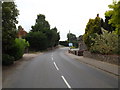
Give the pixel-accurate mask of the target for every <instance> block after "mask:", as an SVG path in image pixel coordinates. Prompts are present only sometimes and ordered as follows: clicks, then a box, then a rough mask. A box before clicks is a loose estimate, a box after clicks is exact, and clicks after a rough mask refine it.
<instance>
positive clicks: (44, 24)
mask: <svg viewBox="0 0 120 90" xmlns="http://www.w3.org/2000/svg"><path fill="white" fill-rule="evenodd" d="M31 28H32V30H31V31H32V32H37V31H42V32H46V30H50V25H49V23H48V21H46V20H45V15H42V14H39V15H37V19H36V23H35V25H34V26H32V27H31Z"/></svg>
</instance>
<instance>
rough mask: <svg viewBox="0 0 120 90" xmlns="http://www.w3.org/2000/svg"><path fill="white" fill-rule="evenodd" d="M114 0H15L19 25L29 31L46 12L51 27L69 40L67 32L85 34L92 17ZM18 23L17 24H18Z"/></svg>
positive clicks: (64, 38) (102, 11)
mask: <svg viewBox="0 0 120 90" xmlns="http://www.w3.org/2000/svg"><path fill="white" fill-rule="evenodd" d="M112 1H113V0H15V3H16V5H17V9H18V10H19V14H20V15H19V16H18V21H19V23H18V25H21V26H22V27H23V28H24V30H26V31H27V32H29V31H30V30H31V26H32V25H35V20H36V19H37V15H38V14H44V15H45V16H46V20H47V21H48V22H49V24H50V27H51V28H54V27H57V29H58V31H59V32H60V40H61V41H63V40H67V33H69V30H70V33H73V34H75V35H76V36H77V37H78V36H79V35H83V34H84V32H85V27H86V24H87V22H88V21H89V19H90V18H95V17H96V16H97V14H98V13H99V16H100V17H101V18H103V19H104V13H105V12H106V11H107V10H109V8H108V5H109V4H112ZM18 25H17V26H18Z"/></svg>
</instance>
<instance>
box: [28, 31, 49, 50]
mask: <svg viewBox="0 0 120 90" xmlns="http://www.w3.org/2000/svg"><path fill="white" fill-rule="evenodd" d="M26 40H27V41H29V44H30V48H31V49H33V50H35V51H40V50H44V49H46V48H47V37H46V35H45V34H44V33H42V32H30V33H28V34H27V35H26Z"/></svg>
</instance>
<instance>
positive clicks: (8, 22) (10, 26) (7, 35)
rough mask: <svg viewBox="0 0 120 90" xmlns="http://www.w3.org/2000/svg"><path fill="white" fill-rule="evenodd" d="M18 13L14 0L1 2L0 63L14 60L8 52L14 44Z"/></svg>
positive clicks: (10, 62)
mask: <svg viewBox="0 0 120 90" xmlns="http://www.w3.org/2000/svg"><path fill="white" fill-rule="evenodd" d="M18 15H19V11H18V10H17V8H16V5H15V3H14V2H4V1H3V2H2V56H3V58H2V63H3V64H6V65H8V64H12V63H13V61H14V57H13V56H11V55H10V54H11V51H12V48H13V47H14V44H15V38H16V25H15V24H17V23H18V21H17V16H18Z"/></svg>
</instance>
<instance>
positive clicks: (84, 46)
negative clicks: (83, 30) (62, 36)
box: [78, 35, 87, 51]
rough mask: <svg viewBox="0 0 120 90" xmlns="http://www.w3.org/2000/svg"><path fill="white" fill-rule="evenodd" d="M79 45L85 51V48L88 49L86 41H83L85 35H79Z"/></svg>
mask: <svg viewBox="0 0 120 90" xmlns="http://www.w3.org/2000/svg"><path fill="white" fill-rule="evenodd" d="M78 47H79V51H84V50H86V49H87V47H86V45H85V43H84V41H83V36H82V35H80V36H79V43H78Z"/></svg>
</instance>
